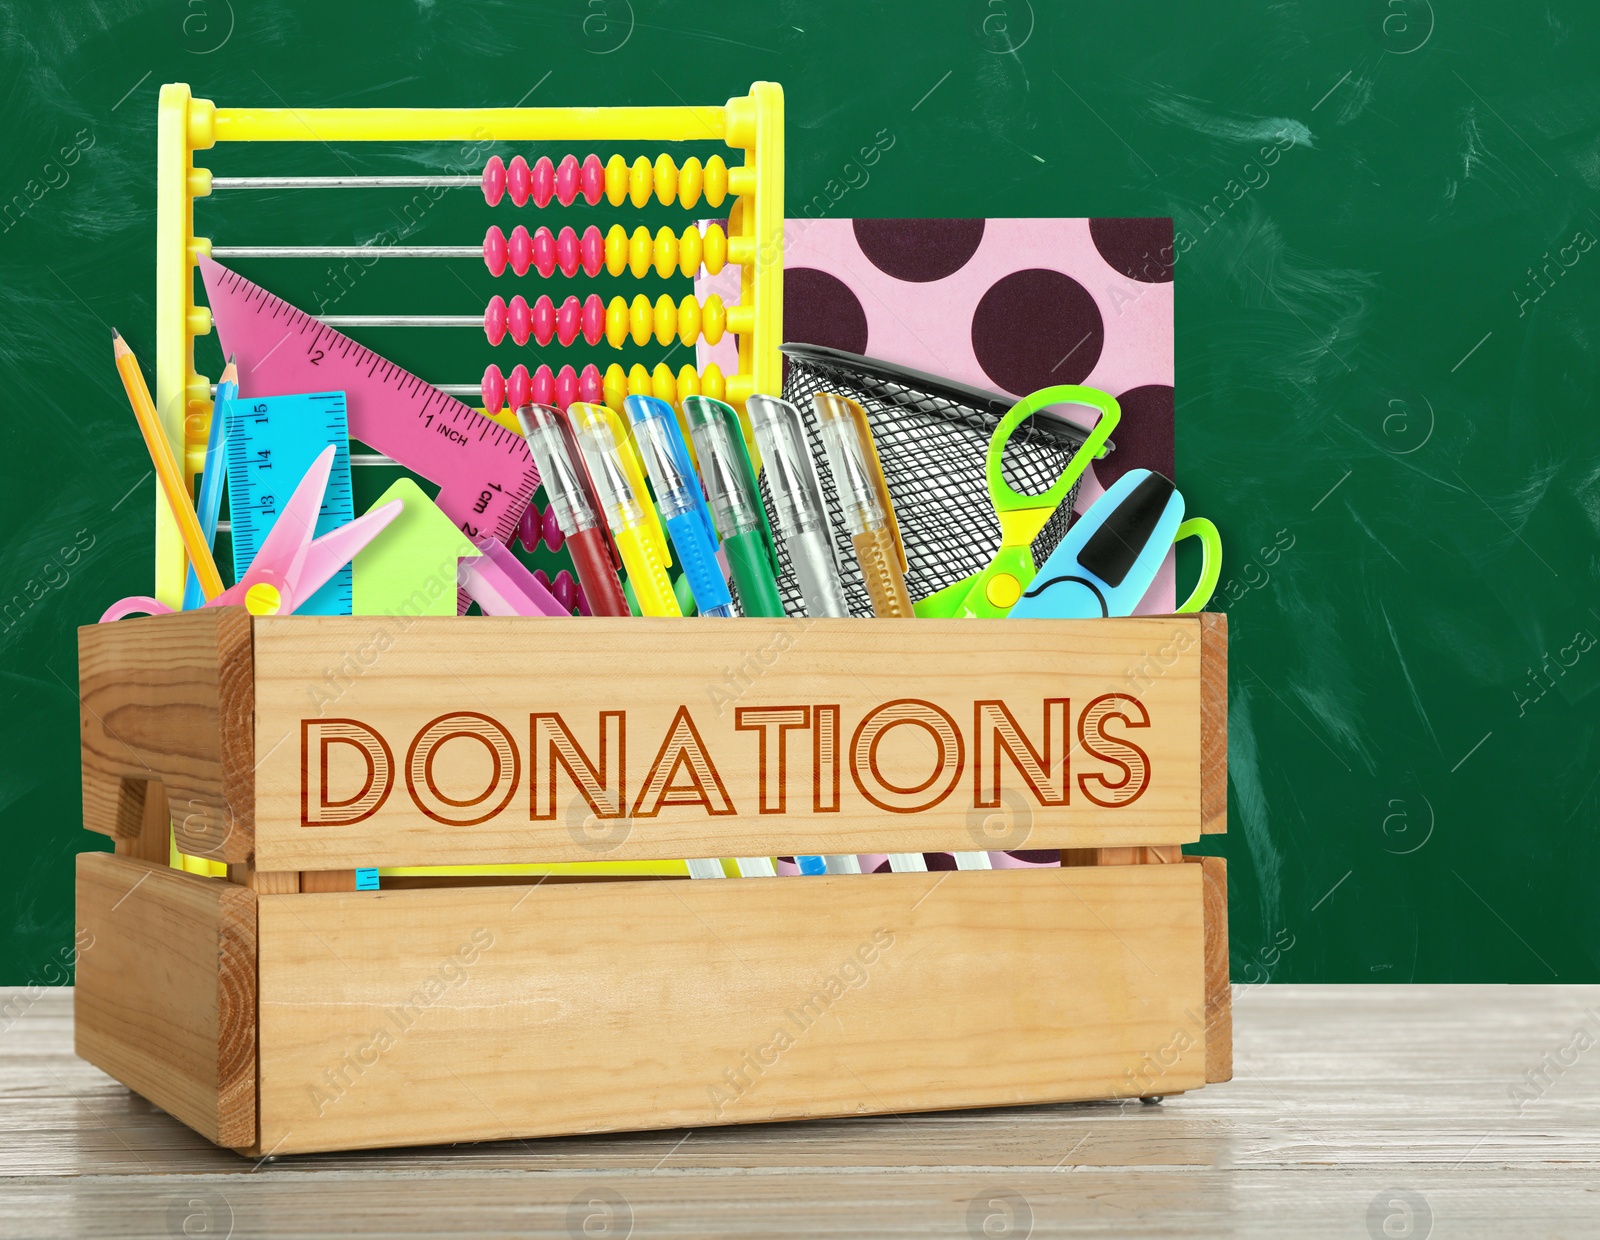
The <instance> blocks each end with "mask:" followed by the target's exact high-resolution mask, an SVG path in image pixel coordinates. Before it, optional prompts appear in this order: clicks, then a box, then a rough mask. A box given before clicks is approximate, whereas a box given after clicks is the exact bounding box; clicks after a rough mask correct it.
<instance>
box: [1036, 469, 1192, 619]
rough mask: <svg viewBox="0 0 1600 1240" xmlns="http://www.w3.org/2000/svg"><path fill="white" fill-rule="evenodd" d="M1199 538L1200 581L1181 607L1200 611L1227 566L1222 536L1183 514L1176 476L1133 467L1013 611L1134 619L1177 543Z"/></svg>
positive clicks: (1045, 616) (1041, 570) (1077, 526)
mask: <svg viewBox="0 0 1600 1240" xmlns="http://www.w3.org/2000/svg"><path fill="white" fill-rule="evenodd" d="M1189 537H1198V538H1199V539H1200V540H1201V546H1202V547H1203V549H1204V558H1203V561H1202V567H1201V571H1200V582H1199V584H1198V585H1196V587H1195V590H1194V593H1193V594H1191V595H1190V596H1189V598H1188V600H1187V601H1186V602H1185V603H1184V604H1183V606H1181V607H1179V608H1178V610H1179V611H1180V612H1190V611H1199V610H1200V609H1201V608H1202V607H1204V606H1205V605H1206V603H1207V602H1209V601H1210V599H1211V592H1212V591H1213V590H1214V589H1216V585H1217V577H1218V575H1219V573H1220V572H1221V569H1222V540H1221V538H1220V537H1219V536H1218V534H1217V527H1216V526H1214V525H1212V524H1211V522H1210V521H1208V520H1206V519H1205V518H1204V517H1196V518H1194V519H1192V520H1189V521H1185V520H1184V519H1183V496H1182V495H1181V494H1179V492H1178V489H1177V487H1175V486H1174V485H1173V484H1172V481H1171V480H1170V479H1168V478H1165V477H1163V476H1162V475H1161V474H1158V473H1155V472H1154V471H1152V470H1148V469H1132V470H1129V471H1128V472H1127V473H1126V474H1124V475H1123V476H1122V477H1121V478H1119V479H1118V480H1117V481H1116V482H1115V483H1114V484H1112V486H1111V487H1110V489H1108V490H1107V491H1106V493H1105V494H1104V495H1102V496H1101V497H1100V498H1099V499H1097V500H1096V501H1095V502H1094V503H1093V504H1092V505H1091V506H1090V508H1089V511H1087V512H1086V513H1084V514H1083V515H1082V516H1081V517H1079V518H1078V519H1077V521H1076V522H1074V523H1073V526H1072V528H1071V529H1069V530H1068V531H1067V536H1066V537H1065V538H1064V539H1062V540H1061V545H1060V546H1058V547H1057V548H1056V549H1055V551H1054V552H1052V553H1051V555H1050V558H1049V559H1047V560H1046V561H1045V562H1044V563H1043V564H1042V565H1041V566H1040V568H1039V572H1038V575H1037V576H1036V577H1034V579H1033V581H1032V583H1031V584H1030V585H1029V586H1028V588H1027V590H1025V591H1024V592H1023V595H1022V597H1021V598H1020V599H1018V600H1017V602H1016V604H1015V606H1013V607H1012V608H1011V611H1010V612H1009V615H1010V616H1011V617H1012V618H1015V619H1018V620H1046V619H1049V620H1090V619H1098V618H1100V617H1102V616H1131V615H1132V614H1133V609H1134V608H1135V607H1137V606H1138V605H1139V600H1140V599H1142V598H1143V597H1144V596H1145V593H1146V592H1147V591H1148V590H1149V589H1150V585H1151V583H1152V582H1153V581H1154V580H1155V576H1156V572H1157V571H1158V570H1159V569H1160V568H1161V562H1162V561H1163V560H1165V559H1166V557H1167V551H1168V550H1169V549H1170V548H1171V546H1172V544H1173V543H1175V542H1177V541H1178V540H1179V539H1182V538H1189Z"/></svg>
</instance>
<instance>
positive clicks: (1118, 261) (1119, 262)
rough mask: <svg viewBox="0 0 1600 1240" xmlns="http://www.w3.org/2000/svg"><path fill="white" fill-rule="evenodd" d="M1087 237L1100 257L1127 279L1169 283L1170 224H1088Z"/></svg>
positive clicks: (1161, 221)
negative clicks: (1088, 236) (1089, 237)
mask: <svg viewBox="0 0 1600 1240" xmlns="http://www.w3.org/2000/svg"><path fill="white" fill-rule="evenodd" d="M1089 235H1090V236H1091V237H1093V238H1094V248H1095V249H1097V250H1099V251H1100V257H1101V258H1103V259H1105V260H1106V262H1107V263H1109V264H1110V265H1111V266H1112V268H1114V269H1115V270H1117V271H1120V272H1121V273H1122V274H1123V275H1125V276H1127V277H1128V279H1130V280H1140V281H1143V282H1144V283H1145V284H1167V283H1170V282H1171V280H1172V260H1173V251H1172V221H1171V220H1145V219H1140V220H1090V221H1089Z"/></svg>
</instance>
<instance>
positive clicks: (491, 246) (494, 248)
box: [483, 228, 522, 277]
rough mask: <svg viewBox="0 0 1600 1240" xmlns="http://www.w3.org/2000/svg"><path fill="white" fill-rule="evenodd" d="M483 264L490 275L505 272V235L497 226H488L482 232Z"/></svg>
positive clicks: (496, 275) (519, 273) (497, 275)
mask: <svg viewBox="0 0 1600 1240" xmlns="http://www.w3.org/2000/svg"><path fill="white" fill-rule="evenodd" d="M483 264H484V266H485V267H487V268H488V269H489V274H490V275H492V276H495V277H499V276H503V275H505V273H506V235H505V233H503V232H501V231H500V230H499V228H490V229H489V231H488V232H486V233H484V234H483ZM517 274H518V275H521V274H522V273H521V272H518V273H517Z"/></svg>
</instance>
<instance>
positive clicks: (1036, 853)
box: [1006, 848, 1061, 865]
mask: <svg viewBox="0 0 1600 1240" xmlns="http://www.w3.org/2000/svg"><path fill="white" fill-rule="evenodd" d="M1006 856H1008V857H1012V858H1015V859H1016V860H1018V861H1026V862H1027V863H1028V864H1029V865H1056V864H1058V863H1059V862H1060V861H1061V850H1060V849H1059V848H1024V849H1021V850H1018V849H1015V848H1013V849H1009V850H1007V852H1006Z"/></svg>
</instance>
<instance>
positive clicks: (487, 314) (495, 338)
mask: <svg viewBox="0 0 1600 1240" xmlns="http://www.w3.org/2000/svg"><path fill="white" fill-rule="evenodd" d="M517 300H519V301H520V300H521V298H518V299H517ZM483 334H484V335H485V336H487V337H489V343H490V344H499V343H500V342H501V341H502V340H504V339H505V338H506V299H505V298H504V297H501V296H500V295H499V294H498V293H496V294H495V295H494V296H493V297H491V298H490V299H489V305H488V306H487V308H485V310H484V312H483Z"/></svg>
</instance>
